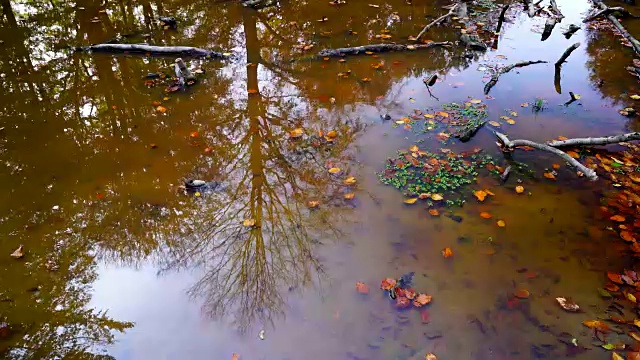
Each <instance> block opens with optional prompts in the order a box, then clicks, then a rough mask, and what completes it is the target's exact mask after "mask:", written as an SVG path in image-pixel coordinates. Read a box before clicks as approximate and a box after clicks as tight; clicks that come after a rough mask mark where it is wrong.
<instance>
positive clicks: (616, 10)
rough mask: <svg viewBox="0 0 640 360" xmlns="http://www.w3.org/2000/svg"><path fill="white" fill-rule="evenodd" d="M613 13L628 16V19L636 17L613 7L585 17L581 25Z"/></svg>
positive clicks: (617, 7) (618, 7)
mask: <svg viewBox="0 0 640 360" xmlns="http://www.w3.org/2000/svg"><path fill="white" fill-rule="evenodd" d="M613 13H619V14H620V15H622V16H629V17H633V18H635V17H637V16H634V15H632V14H631V13H630V12H629V11H628V10H627V9H625V8H623V7H620V6H615V7H607V8H606V9H602V10H600V11H598V12H596V13H595V14H593V15H591V16H589V17H587V18H586V19H584V20H582V22H583V23H587V22H589V21H592V20H595V19H597V18H599V17H601V16H602V17H606V16H607V15H610V14H613Z"/></svg>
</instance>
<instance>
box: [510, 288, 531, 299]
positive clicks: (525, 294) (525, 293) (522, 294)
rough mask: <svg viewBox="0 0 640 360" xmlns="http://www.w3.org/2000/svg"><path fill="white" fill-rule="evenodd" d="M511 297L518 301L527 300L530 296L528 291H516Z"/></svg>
mask: <svg viewBox="0 0 640 360" xmlns="http://www.w3.org/2000/svg"><path fill="white" fill-rule="evenodd" d="M513 295H514V296H515V297H517V298H518V299H528V298H529V295H530V294H529V291H528V290H525V289H518V290H516V292H515V293H514V294H513Z"/></svg>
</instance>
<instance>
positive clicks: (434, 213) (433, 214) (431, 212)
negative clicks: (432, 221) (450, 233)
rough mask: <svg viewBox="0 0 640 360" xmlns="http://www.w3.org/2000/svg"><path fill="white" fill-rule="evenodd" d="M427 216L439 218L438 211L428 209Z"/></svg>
mask: <svg viewBox="0 0 640 360" xmlns="http://www.w3.org/2000/svg"><path fill="white" fill-rule="evenodd" d="M429 214H431V216H439V215H440V211H438V210H437V209H429Z"/></svg>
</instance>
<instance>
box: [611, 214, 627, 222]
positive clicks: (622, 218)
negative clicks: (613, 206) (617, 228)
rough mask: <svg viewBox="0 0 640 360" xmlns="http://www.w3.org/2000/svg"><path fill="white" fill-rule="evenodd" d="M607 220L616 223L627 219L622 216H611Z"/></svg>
mask: <svg viewBox="0 0 640 360" xmlns="http://www.w3.org/2000/svg"><path fill="white" fill-rule="evenodd" d="M609 220H613V221H617V222H625V221H626V220H627V219H626V218H625V217H624V216H622V215H613V216H612V217H610V218H609Z"/></svg>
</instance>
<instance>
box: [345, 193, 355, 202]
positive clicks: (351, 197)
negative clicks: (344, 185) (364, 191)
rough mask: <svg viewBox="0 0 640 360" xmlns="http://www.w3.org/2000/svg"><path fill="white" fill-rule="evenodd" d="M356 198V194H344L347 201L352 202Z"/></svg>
mask: <svg viewBox="0 0 640 360" xmlns="http://www.w3.org/2000/svg"><path fill="white" fill-rule="evenodd" d="M354 197H356V194H354V193H347V194H344V198H345V199H347V200H352V199H353V198H354Z"/></svg>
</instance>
